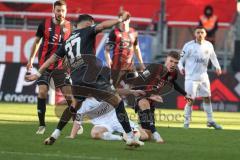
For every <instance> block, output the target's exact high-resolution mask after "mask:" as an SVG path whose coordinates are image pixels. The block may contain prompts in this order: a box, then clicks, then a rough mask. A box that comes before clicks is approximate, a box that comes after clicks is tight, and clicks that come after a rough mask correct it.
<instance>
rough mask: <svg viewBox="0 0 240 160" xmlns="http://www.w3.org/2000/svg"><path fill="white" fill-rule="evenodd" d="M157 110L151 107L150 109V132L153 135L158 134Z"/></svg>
mask: <svg viewBox="0 0 240 160" xmlns="http://www.w3.org/2000/svg"><path fill="white" fill-rule="evenodd" d="M154 111H155V108H154V107H153V106H151V108H150V130H151V132H152V133H154V132H156V131H157V130H156V127H155V115H154Z"/></svg>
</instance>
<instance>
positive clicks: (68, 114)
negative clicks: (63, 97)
mask: <svg viewBox="0 0 240 160" xmlns="http://www.w3.org/2000/svg"><path fill="white" fill-rule="evenodd" d="M76 112H77V111H76V110H75V108H74V107H72V106H70V107H68V108H66V109H65V110H64V112H63V114H62V116H61V118H60V120H59V122H58V125H57V129H59V130H60V131H61V130H62V129H63V128H64V127H65V125H66V124H67V123H68V121H69V120H70V119H71V117H72V116H73V115H74V114H76Z"/></svg>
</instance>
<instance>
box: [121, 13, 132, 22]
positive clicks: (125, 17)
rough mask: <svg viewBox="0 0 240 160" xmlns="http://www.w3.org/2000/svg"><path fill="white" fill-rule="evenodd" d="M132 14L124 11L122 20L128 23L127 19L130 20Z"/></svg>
mask: <svg viewBox="0 0 240 160" xmlns="http://www.w3.org/2000/svg"><path fill="white" fill-rule="evenodd" d="M130 16H131V15H130V13H129V12H127V11H123V12H122V16H121V18H122V20H123V21H126V20H127V19H129V18H130Z"/></svg>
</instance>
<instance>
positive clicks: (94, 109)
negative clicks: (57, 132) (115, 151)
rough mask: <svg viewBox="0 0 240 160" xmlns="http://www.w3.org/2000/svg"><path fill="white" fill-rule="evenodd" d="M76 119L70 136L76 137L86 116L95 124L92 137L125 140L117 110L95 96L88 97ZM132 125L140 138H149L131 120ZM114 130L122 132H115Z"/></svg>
mask: <svg viewBox="0 0 240 160" xmlns="http://www.w3.org/2000/svg"><path fill="white" fill-rule="evenodd" d="M76 117H77V118H76V120H75V121H74V123H73V127H72V131H71V135H70V136H69V137H68V138H75V137H76V135H77V133H78V131H79V130H80V129H82V126H81V125H82V122H83V118H84V117H88V118H89V119H90V122H91V123H92V124H93V125H94V126H93V128H92V130H91V137H92V138H93V139H103V140H123V139H124V138H125V139H126V134H125V132H124V130H123V128H122V126H121V124H120V123H119V122H118V119H117V117H116V112H115V110H114V108H113V106H111V105H110V104H108V103H107V102H104V101H101V102H100V101H98V100H96V99H95V98H93V97H90V98H87V99H86V100H85V101H84V102H83V103H82V106H81V108H80V109H79V110H78V112H77V116H76ZM130 125H131V127H132V129H133V131H134V134H135V135H136V136H138V137H140V140H147V139H148V135H147V133H146V132H145V131H144V130H143V129H141V128H139V127H138V125H137V124H135V123H134V122H133V121H131V120H130ZM114 132H117V133H120V135H119V134H113V133H114Z"/></svg>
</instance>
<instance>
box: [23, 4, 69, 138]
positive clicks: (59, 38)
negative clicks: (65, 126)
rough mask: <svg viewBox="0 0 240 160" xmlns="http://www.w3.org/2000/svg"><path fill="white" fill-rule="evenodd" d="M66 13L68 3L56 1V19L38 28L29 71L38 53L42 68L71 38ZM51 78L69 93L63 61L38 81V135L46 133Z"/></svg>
mask: <svg viewBox="0 0 240 160" xmlns="http://www.w3.org/2000/svg"><path fill="white" fill-rule="evenodd" d="M66 11H67V6H66V3H65V2H64V1H62V0H59V1H56V2H55V3H54V9H53V12H54V15H55V17H54V18H48V19H45V20H44V22H43V23H41V24H40V25H39V26H38V30H37V32H36V38H35V41H34V44H33V47H32V50H31V56H30V59H29V61H28V64H27V70H28V71H30V69H31V68H32V64H33V62H34V59H35V56H36V53H37V51H38V64H39V65H38V67H41V66H42V64H43V63H44V62H45V61H46V60H47V59H49V58H50V56H51V55H53V54H54V53H55V52H56V51H57V49H59V48H60V47H61V45H62V43H63V41H64V40H66V39H67V38H68V37H69V35H70V33H71V25H70V22H69V21H67V20H65V16H66ZM40 43H41V44H40ZM39 45H40V47H39ZM51 76H52V77H53V80H54V84H55V87H60V88H61V89H64V90H65V91H67V88H66V87H63V84H64V79H65V78H64V77H65V71H64V70H63V68H62V60H58V61H56V62H55V63H52V64H51V65H50V66H49V67H48V68H47V70H46V71H45V72H44V73H43V74H42V75H41V77H39V78H38V80H37V85H38V88H39V92H38V104H37V110H38V118H39V128H38V131H37V132H36V134H43V133H44V132H45V112H46V98H47V93H48V89H49V81H50V78H51Z"/></svg>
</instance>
